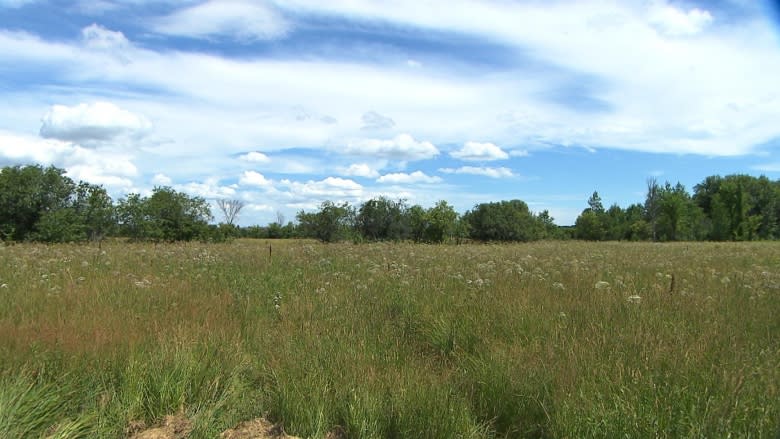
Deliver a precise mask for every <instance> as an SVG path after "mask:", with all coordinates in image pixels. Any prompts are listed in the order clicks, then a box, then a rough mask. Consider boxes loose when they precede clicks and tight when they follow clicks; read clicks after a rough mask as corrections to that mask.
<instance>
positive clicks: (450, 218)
mask: <svg viewBox="0 0 780 439" xmlns="http://www.w3.org/2000/svg"><path fill="white" fill-rule="evenodd" d="M425 217H426V220H427V227H426V229H425V240H426V241H429V242H444V241H445V240H447V239H450V238H451V237H452V236H453V234H454V233H455V225H456V223H457V221H458V213H457V212H455V209H453V208H452V206H450V205H449V204H448V203H447V202H446V201H444V200H441V201H439V202H437V203H436V205H434V206H433V207H431V208H430V209H428V211H427V212H426V213H425Z"/></svg>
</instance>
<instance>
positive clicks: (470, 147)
mask: <svg viewBox="0 0 780 439" xmlns="http://www.w3.org/2000/svg"><path fill="white" fill-rule="evenodd" d="M450 155H451V156H452V157H455V158H456V159H460V160H466V161H492V160H506V159H508V158H509V154H507V153H506V152H505V151H503V150H502V149H501V148H499V147H497V146H496V145H494V144H492V143H480V142H466V143H465V144H464V145H463V147H462V148H461V149H459V150H457V151H452V152H451V153H450Z"/></svg>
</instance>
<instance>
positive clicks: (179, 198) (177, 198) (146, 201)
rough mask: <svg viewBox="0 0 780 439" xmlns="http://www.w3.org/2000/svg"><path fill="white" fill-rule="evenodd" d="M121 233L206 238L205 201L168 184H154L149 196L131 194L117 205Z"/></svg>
mask: <svg viewBox="0 0 780 439" xmlns="http://www.w3.org/2000/svg"><path fill="white" fill-rule="evenodd" d="M117 214H118V218H119V223H120V228H121V231H122V234H123V235H124V236H127V237H129V238H131V239H134V240H151V241H189V240H193V239H200V238H203V239H208V236H209V227H208V222H209V220H211V219H212V216H211V209H210V208H209V205H208V203H207V202H206V200H204V199H203V198H201V197H191V196H189V195H187V194H185V193H182V192H177V191H175V190H174V189H172V188H170V187H155V188H154V189H153V190H152V195H151V196H150V197H148V198H146V197H141V196H140V195H139V194H130V195H128V196H127V198H124V199H122V200H120V201H119V205H118V206H117Z"/></svg>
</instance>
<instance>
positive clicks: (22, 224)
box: [0, 165, 76, 241]
mask: <svg viewBox="0 0 780 439" xmlns="http://www.w3.org/2000/svg"><path fill="white" fill-rule="evenodd" d="M75 186H76V185H75V183H74V182H73V180H71V179H70V178H68V177H67V176H66V175H65V171H64V170H62V169H58V168H55V167H53V166H49V167H47V168H43V167H41V166H37V165H36V166H14V167H5V168H3V169H2V170H0V235H1V236H0V238H2V239H4V240H6V239H11V240H15V241H23V240H27V239H34V238H35V235H36V234H37V229H36V227H37V223H38V221H39V220H40V219H41V218H42V217H43V216H45V215H49V219H47V220H46V221H47V222H49V223H52V222H53V221H54V218H53V217H52V216H51V215H54V214H53V213H52V212H54V211H57V210H59V209H63V208H67V207H69V206H70V205H71V199H72V196H73V192H74V188H75ZM64 215H65V216H68V215H69V214H64ZM61 217H62V218H63V219H64V216H62V215H61ZM38 236H40V235H38Z"/></svg>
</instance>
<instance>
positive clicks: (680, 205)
mask: <svg viewBox="0 0 780 439" xmlns="http://www.w3.org/2000/svg"><path fill="white" fill-rule="evenodd" d="M779 220H780V180H775V181H772V180H770V179H768V178H767V177H765V176H761V177H753V176H750V175H739V174H737V175H728V176H725V177H721V176H710V177H707V178H705V179H704V181H702V182H701V183H699V184H697V185H696V186H694V188H693V193H692V194H691V193H689V192H688V191H687V190H686V189H685V187H684V186H683V185H682V184H680V183H677V184H675V185H672V184H671V183H669V182H666V183H665V184H663V185H662V184H659V183H658V181H657V180H656V179H650V180H648V181H647V191H646V195H645V200H644V202H642V203H635V204H632V205H630V206H628V207H627V208H625V209H623V208H621V207H620V206H618V205H616V204H613V205H612V206H610V207H609V208H608V209H605V208H604V206H603V204H602V202H601V198H600V197H599V194H598V192H594V193H593V195H592V196H591V197H590V199H589V200H588V207H587V208H586V209H585V210H583V211H582V213H581V214H580V215H579V217H577V221H576V222H575V226H574V235H573V236H574V237H575V238H578V239H585V240H593V241H603V240H631V241H644V240H649V241H701V240H710V241H752V240H774V239H778V238H780V227H779V225H780V224H778V221H779Z"/></svg>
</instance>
